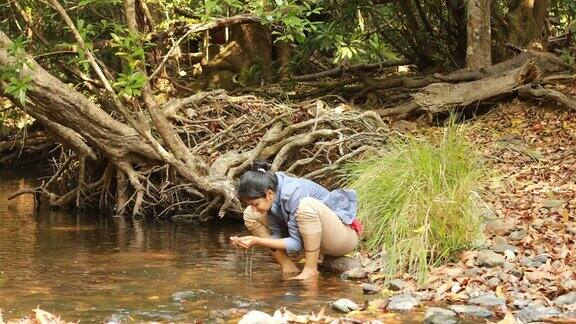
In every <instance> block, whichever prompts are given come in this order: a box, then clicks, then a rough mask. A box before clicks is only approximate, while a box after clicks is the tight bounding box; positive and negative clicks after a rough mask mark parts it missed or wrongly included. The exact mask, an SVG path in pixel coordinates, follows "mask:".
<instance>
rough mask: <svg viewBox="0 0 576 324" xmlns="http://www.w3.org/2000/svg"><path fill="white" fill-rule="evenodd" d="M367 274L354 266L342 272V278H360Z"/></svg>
mask: <svg viewBox="0 0 576 324" xmlns="http://www.w3.org/2000/svg"><path fill="white" fill-rule="evenodd" d="M366 275H367V273H366V270H364V269H362V268H359V267H358V268H354V269H350V270H348V271H345V272H344V273H343V274H342V278H344V279H362V278H365V277H366Z"/></svg>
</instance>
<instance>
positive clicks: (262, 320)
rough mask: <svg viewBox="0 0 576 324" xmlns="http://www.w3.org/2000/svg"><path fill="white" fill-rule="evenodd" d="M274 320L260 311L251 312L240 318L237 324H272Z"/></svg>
mask: <svg viewBox="0 0 576 324" xmlns="http://www.w3.org/2000/svg"><path fill="white" fill-rule="evenodd" d="M273 321H274V318H273V317H272V316H270V315H269V314H266V313H264V312H261V311H257V310H252V311H250V312H248V313H247V314H246V315H244V316H242V318H241V319H240V321H239V322H238V324H269V323H273Z"/></svg>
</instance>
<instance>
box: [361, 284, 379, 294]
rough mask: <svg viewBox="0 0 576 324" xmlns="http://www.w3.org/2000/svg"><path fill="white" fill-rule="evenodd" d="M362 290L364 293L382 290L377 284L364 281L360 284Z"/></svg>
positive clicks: (375, 292) (374, 292)
mask: <svg viewBox="0 0 576 324" xmlns="http://www.w3.org/2000/svg"><path fill="white" fill-rule="evenodd" d="M362 291H363V292H364V293H365V294H377V293H379V292H380V291H382V288H381V287H379V286H377V285H373V284H369V283H365V284H363V285H362Z"/></svg>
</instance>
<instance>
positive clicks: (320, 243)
mask: <svg viewBox="0 0 576 324" xmlns="http://www.w3.org/2000/svg"><path fill="white" fill-rule="evenodd" d="M238 197H239V198H240V200H241V201H242V202H244V203H246V205H248V207H247V208H246V209H245V210H244V223H245V225H246V227H247V228H248V229H249V230H250V231H251V232H252V234H253V236H243V237H237V236H233V237H230V240H231V242H232V244H233V245H235V246H237V247H242V248H245V249H248V248H251V247H253V246H261V247H266V248H269V249H270V251H271V253H272V256H273V257H274V259H275V260H276V262H278V263H279V264H280V265H281V266H282V271H283V272H284V273H293V272H298V271H299V269H298V267H297V266H296V265H295V264H294V263H293V262H292V260H291V259H290V257H289V256H288V253H296V252H299V251H300V250H302V249H303V250H304V257H305V258H306V261H305V263H304V269H303V270H302V272H301V273H300V274H299V275H298V276H296V277H294V278H292V279H302V280H304V279H311V278H315V277H317V276H318V268H317V264H318V257H319V255H320V254H323V255H330V256H342V255H345V254H347V253H350V252H352V251H353V250H354V249H355V248H356V245H357V244H358V235H359V233H360V231H361V225H360V223H359V222H358V221H357V220H356V201H357V200H356V192H355V191H353V190H334V191H332V192H330V191H328V190H326V189H325V188H324V187H322V186H320V185H319V184H317V183H315V182H312V181H310V180H306V179H302V178H295V177H291V176H288V175H286V174H285V173H283V172H272V171H271V170H270V164H268V163H266V162H264V161H256V162H254V163H253V167H252V170H251V171H247V172H246V173H244V174H243V175H242V177H241V178H240V182H239V184H238Z"/></svg>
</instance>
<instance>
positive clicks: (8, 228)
mask: <svg viewBox="0 0 576 324" xmlns="http://www.w3.org/2000/svg"><path fill="white" fill-rule="evenodd" d="M33 179H35V177H34V176H33V175H32V174H30V172H14V171H0V309H2V310H3V312H2V314H3V316H4V319H9V318H18V317H21V316H24V315H26V314H28V313H30V310H32V309H34V308H36V307H40V308H41V309H44V310H46V311H49V312H52V313H55V314H58V315H61V316H62V318H64V319H66V320H69V321H77V320H81V322H94V321H95V322H102V321H103V320H104V319H106V318H108V317H109V316H111V315H113V314H116V315H115V316H119V317H124V318H128V317H129V318H132V319H133V320H136V321H142V320H146V321H148V320H156V321H158V320H160V321H182V322H190V321H193V320H196V319H198V320H207V319H210V318H215V317H223V316H225V315H228V314H227V313H230V309H259V310H263V311H268V312H269V313H271V312H273V311H274V310H276V309H279V308H281V307H284V306H286V307H287V308H288V309H289V310H290V311H293V312H298V313H302V312H307V311H318V310H320V308H322V307H323V306H327V304H326V303H327V302H328V301H330V300H335V299H338V298H341V297H346V298H349V299H352V300H355V301H356V302H361V301H362V300H364V299H365V297H364V296H363V295H362V290H361V287H360V286H359V285H358V284H354V283H351V282H346V281H342V280H340V279H339V278H338V277H336V276H329V275H323V276H322V277H321V278H320V280H319V282H318V284H317V285H303V284H301V283H299V282H293V281H286V280H283V279H282V275H281V272H280V271H279V268H277V267H276V265H275V264H274V263H273V260H272V259H271V257H269V256H268V255H267V254H266V251H263V250H259V251H257V252H256V253H255V254H254V258H253V269H252V275H251V276H250V275H246V274H245V266H246V261H245V259H244V258H243V256H242V254H241V253H240V252H238V251H236V250H235V249H233V248H232V247H231V246H230V245H229V243H228V237H229V236H230V235H233V234H238V233H245V230H244V228H243V226H242V224H240V223H239V222H232V221H222V222H218V223H214V224H174V223H171V222H144V221H134V220H132V219H123V218H114V217H110V216H108V215H100V214H98V213H95V212H86V213H76V212H72V211H55V210H45V211H37V212H35V210H34V201H33V198H32V196H31V195H24V196H20V197H18V198H16V199H14V200H11V201H8V200H7V197H8V195H10V194H11V193H13V192H15V191H17V190H20V189H23V188H26V187H29V186H32V185H33V184H34V181H35V180H33ZM180 291H192V292H194V294H195V297H194V298H192V300H190V301H186V302H173V300H172V298H171V296H172V295H173V294H174V293H177V292H180ZM328 308H329V307H327V309H328Z"/></svg>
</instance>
